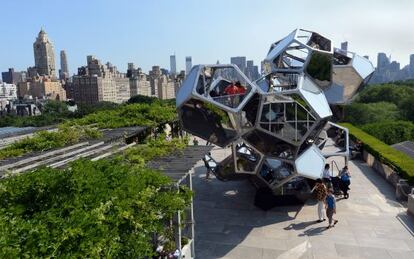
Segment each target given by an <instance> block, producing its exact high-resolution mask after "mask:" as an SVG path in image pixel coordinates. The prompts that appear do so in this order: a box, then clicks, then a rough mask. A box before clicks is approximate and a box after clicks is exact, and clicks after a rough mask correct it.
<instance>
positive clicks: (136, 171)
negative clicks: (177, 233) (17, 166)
mask: <svg viewBox="0 0 414 259" xmlns="http://www.w3.org/2000/svg"><path fill="white" fill-rule="evenodd" d="M170 184H171V182H170V180H169V178H167V177H166V176H163V175H161V174H160V173H159V172H157V171H154V170H149V169H146V168H143V167H136V166H134V165H131V164H128V163H125V162H124V161H123V160H122V159H120V158H118V159H111V160H99V161H96V162H91V161H87V160H78V161H76V162H74V163H72V164H71V166H70V168H68V169H65V170H58V169H51V168H42V169H38V170H36V171H34V172H32V173H27V174H23V175H18V176H15V177H11V178H7V179H5V180H2V181H0V257H1V258H22V257H35V258H39V257H48V258H50V257H54V258H151V256H153V255H154V246H153V238H154V234H158V235H164V236H166V235H167V233H164V232H166V231H168V229H169V228H168V223H169V222H170V219H171V218H172V216H173V215H174V213H176V212H177V211H178V210H183V209H184V208H185V207H187V206H188V205H189V202H190V198H191V192H190V191H189V190H188V189H186V188H180V192H177V189H176V188H166V187H167V186H170Z"/></svg>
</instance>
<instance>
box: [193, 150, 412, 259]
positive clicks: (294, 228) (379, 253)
mask: <svg viewBox="0 0 414 259" xmlns="http://www.w3.org/2000/svg"><path fill="white" fill-rule="evenodd" d="M212 154H213V157H214V158H216V159H219V158H223V157H225V156H226V155H227V154H229V150H221V149H218V148H215V149H214V150H213V152H212ZM349 168H350V172H351V174H352V184H351V186H350V188H351V191H350V198H349V199H348V200H338V202H337V212H338V214H337V215H336V218H337V219H338V220H339V223H338V224H337V225H336V226H335V227H334V228H332V229H326V226H327V223H326V222H323V223H316V221H315V220H316V219H317V211H316V209H317V208H316V205H315V204H314V202H313V201H309V202H308V203H307V204H305V205H304V206H292V207H278V208H274V209H272V210H270V211H266V212H265V211H262V210H260V209H258V208H256V207H254V205H253V202H254V195H255V189H254V188H253V187H252V186H251V184H250V183H249V182H248V181H238V182H220V181H218V180H216V179H213V180H211V181H206V180H205V179H204V178H205V168H204V167H203V163H202V161H200V162H199V163H198V164H197V166H196V168H195V175H194V180H193V182H194V190H195V201H194V202H195V220H196V225H195V232H196V239H195V245H196V257H197V258H203V259H204V258H255V259H256V258H318V259H319V258H376V259H379V258H398V259H403V258H410V259H412V258H414V233H413V231H414V219H413V218H411V217H409V216H407V215H406V209H405V208H404V207H403V206H402V205H401V204H400V203H398V202H396V201H395V199H394V190H393V189H392V187H391V186H390V185H389V184H388V183H387V182H385V180H383V179H382V178H381V177H380V176H379V175H377V174H376V173H375V172H374V171H373V170H371V169H370V168H369V167H367V166H366V165H365V164H364V163H362V162H359V161H351V162H350V164H349Z"/></svg>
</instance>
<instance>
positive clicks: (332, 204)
mask: <svg viewBox="0 0 414 259" xmlns="http://www.w3.org/2000/svg"><path fill="white" fill-rule="evenodd" d="M325 208H326V217H327V218H328V221H329V225H328V227H327V228H331V227H333V226H335V225H336V223H338V220H336V219H334V218H333V214H336V201H335V196H334V195H333V190H332V189H329V190H328V195H327V196H326V202H325ZM332 222H333V224H332Z"/></svg>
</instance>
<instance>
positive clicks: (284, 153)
mask: <svg viewBox="0 0 414 259" xmlns="http://www.w3.org/2000/svg"><path fill="white" fill-rule="evenodd" d="M244 139H246V140H247V141H248V142H249V143H250V144H251V145H253V146H254V147H255V148H256V149H257V150H258V151H259V152H260V153H262V154H265V155H267V156H271V157H278V158H283V159H293V155H294V153H295V149H296V147H295V146H294V145H292V144H289V143H287V142H285V141H283V140H281V139H279V138H277V137H274V136H272V135H269V134H266V133H264V132H262V131H259V130H253V131H251V132H249V133H247V134H246V135H244Z"/></svg>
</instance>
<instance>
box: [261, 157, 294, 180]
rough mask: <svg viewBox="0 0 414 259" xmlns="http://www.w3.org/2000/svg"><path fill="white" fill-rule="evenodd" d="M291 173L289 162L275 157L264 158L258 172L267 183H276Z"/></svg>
mask: <svg viewBox="0 0 414 259" xmlns="http://www.w3.org/2000/svg"><path fill="white" fill-rule="evenodd" d="M293 173H294V168H293V166H292V165H291V164H289V163H286V162H282V161H279V160H277V159H266V160H265V162H264V163H263V165H262V168H261V169H260V172H259V174H260V176H261V177H262V178H263V180H265V181H266V182H267V183H268V184H269V185H275V184H278V183H280V182H281V181H283V180H284V179H286V178H287V177H289V176H291V175H292V174H293Z"/></svg>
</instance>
